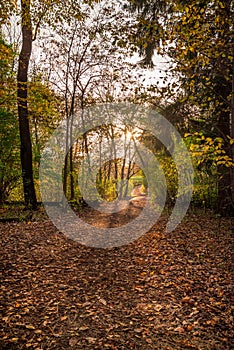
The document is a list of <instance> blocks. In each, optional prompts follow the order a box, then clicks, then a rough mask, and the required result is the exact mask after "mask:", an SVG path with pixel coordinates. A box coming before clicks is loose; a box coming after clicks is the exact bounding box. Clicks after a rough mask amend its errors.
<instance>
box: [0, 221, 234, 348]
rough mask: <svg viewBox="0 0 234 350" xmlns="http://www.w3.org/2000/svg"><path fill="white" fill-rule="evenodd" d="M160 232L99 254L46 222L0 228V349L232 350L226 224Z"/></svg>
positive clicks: (162, 223) (229, 243) (196, 224)
mask: <svg viewBox="0 0 234 350" xmlns="http://www.w3.org/2000/svg"><path fill="white" fill-rule="evenodd" d="M165 222H166V220H165V219H164V218H162V219H161V221H160V222H159V223H158V224H157V225H156V226H155V227H154V228H153V229H152V230H151V231H150V232H149V233H148V234H146V235H145V236H143V237H141V238H140V239H138V240H137V241H136V242H134V243H132V244H130V245H128V246H125V247H120V248H117V249H109V250H101V249H100V250H98V249H93V248H88V247H83V246H81V245H79V244H78V243H76V242H73V241H70V240H69V239H67V238H66V237H64V236H63V235H62V234H60V233H59V232H57V231H56V229H55V227H54V226H53V225H52V224H51V223H50V222H49V221H45V222H41V223H39V222H38V223H35V222H31V224H30V225H28V224H24V223H17V224H12V223H10V224H7V223H4V224H0V232H1V237H2V252H1V259H2V266H3V269H2V275H1V279H2V285H1V289H0V299H1V300H0V301H1V305H2V306H3V308H2V310H1V311H2V315H3V317H2V322H1V326H0V335H1V341H0V348H3V349H16V350H20V349H26V348H28V349H30V350H31V349H32V350H39V349H40V350H41V349H50V350H63V349H64V350H65V349H68V350H69V349H87V350H89V349H90V350H91V349H92V350H95V349H110V350H111V349H113V350H115V349H116V350H119V349H120V350H122V349H123V350H124V349H144V348H145V349H147V350H153V349H157V348H158V349H162V350H168V349H173V350H174V349H175V350H177V349H178V350H179V349H189V348H191V349H194V350H198V349H210V348H211V346H213V348H217V349H219V350H226V349H231V348H233V329H232V323H233V317H232V308H231V301H230V297H231V293H232V287H231V286H232V281H231V280H232V278H231V275H230V271H231V255H230V249H231V246H232V236H231V235H230V229H229V222H228V221H223V223H222V224H220V222H218V221H215V219H214V218H212V219H211V218H208V217H207V216H205V217H202V216H199V217H196V216H191V217H189V218H188V222H189V223H188V222H185V223H184V224H183V223H182V224H181V225H180V227H179V228H178V229H177V231H175V232H173V233H170V234H165V233H164V226H165ZM217 230H219V235H218V236H217V235H214V234H213V233H212V232H214V231H217ZM210 344H212V345H210Z"/></svg>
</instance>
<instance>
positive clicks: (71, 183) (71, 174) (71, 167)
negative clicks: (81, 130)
mask: <svg viewBox="0 0 234 350" xmlns="http://www.w3.org/2000/svg"><path fill="white" fill-rule="evenodd" d="M73 118H74V116H73V113H72V115H71V124H70V150H69V161H70V190H71V193H70V200H71V201H72V200H74V198H75V189H74V174H73Z"/></svg>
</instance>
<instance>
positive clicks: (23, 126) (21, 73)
mask: <svg viewBox="0 0 234 350" xmlns="http://www.w3.org/2000/svg"><path fill="white" fill-rule="evenodd" d="M21 8H22V9H21V20H22V24H21V26H22V49H21V52H20V55H19V65H18V75H17V103H18V116H19V129H20V142H21V148H20V157H21V166H22V177H23V187H24V199H25V204H26V207H27V208H32V209H36V207H37V199H36V192H35V187H34V181H33V167H32V143H31V137H30V129H29V118H28V87H27V82H28V66H29V61H30V56H31V52H32V24H31V14H30V0H21Z"/></svg>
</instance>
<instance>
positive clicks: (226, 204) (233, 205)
mask: <svg viewBox="0 0 234 350" xmlns="http://www.w3.org/2000/svg"><path fill="white" fill-rule="evenodd" d="M230 88H231V86H229V85H228V86H227V85H226V86H225V81H224V82H223V84H222V79H221V77H220V78H219V83H218V86H217V91H219V92H220V96H221V97H222V100H221V101H220V104H221V103H222V104H221V109H220V111H219V119H218V125H217V126H218V130H219V132H220V136H221V137H223V139H224V150H225V152H226V154H227V155H228V156H230V157H231V156H232V151H231V147H230V143H229V139H228V138H227V136H231V129H232V127H233V126H232V124H231V123H232V121H231V118H230V105H228V102H226V103H224V102H223V101H228V96H229V94H230ZM218 173H219V181H218V201H217V212H218V213H220V214H221V215H222V216H232V215H233V213H234V202H233V195H232V169H231V168H227V167H226V166H224V165H220V166H219V167H218Z"/></svg>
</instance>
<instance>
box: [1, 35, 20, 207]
mask: <svg viewBox="0 0 234 350" xmlns="http://www.w3.org/2000/svg"><path fill="white" fill-rule="evenodd" d="M13 59H14V52H13V50H12V48H11V46H9V45H7V44H6V43H5V41H4V40H3V39H2V38H0V154H1V158H0V202H3V201H4V200H6V199H7V198H8V196H9V195H10V193H11V191H12V189H13V188H14V187H16V186H17V185H19V179H20V173H21V170H20V154H19V150H20V143H19V131H18V122H17V116H16V90H15V88H16V83H15V76H14V71H13V69H12V67H13Z"/></svg>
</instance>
